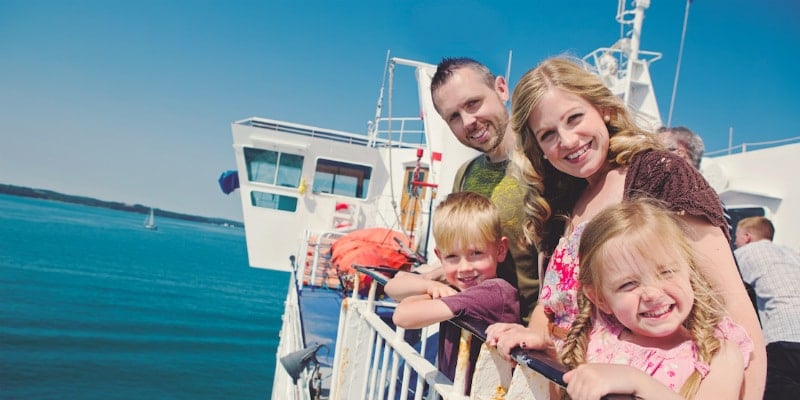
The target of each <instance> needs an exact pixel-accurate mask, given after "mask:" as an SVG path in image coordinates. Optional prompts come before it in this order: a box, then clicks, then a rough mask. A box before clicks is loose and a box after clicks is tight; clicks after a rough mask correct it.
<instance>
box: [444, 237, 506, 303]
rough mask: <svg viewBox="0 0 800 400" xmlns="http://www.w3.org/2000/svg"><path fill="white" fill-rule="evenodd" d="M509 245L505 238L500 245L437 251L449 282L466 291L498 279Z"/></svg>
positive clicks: (487, 244)
mask: <svg viewBox="0 0 800 400" xmlns="http://www.w3.org/2000/svg"><path fill="white" fill-rule="evenodd" d="M507 243H508V239H506V238H503V239H502V240H501V241H500V242H499V243H485V244H483V243H482V244H481V245H479V246H473V245H467V246H464V245H459V246H456V248H455V249H451V250H449V251H446V252H445V251H440V250H439V249H438V248H437V249H435V251H436V256H438V257H439V260H440V261H441V262H442V266H443V267H444V276H445V279H447V282H448V283H450V284H451V285H453V286H455V287H457V288H458V289H459V290H464V289H467V288H471V287H473V286H477V285H478V284H480V283H481V282H483V281H485V280H487V279H491V278H496V277H497V264H498V263H501V262H502V261H503V260H505V258H506V250H507V249H508V244H507Z"/></svg>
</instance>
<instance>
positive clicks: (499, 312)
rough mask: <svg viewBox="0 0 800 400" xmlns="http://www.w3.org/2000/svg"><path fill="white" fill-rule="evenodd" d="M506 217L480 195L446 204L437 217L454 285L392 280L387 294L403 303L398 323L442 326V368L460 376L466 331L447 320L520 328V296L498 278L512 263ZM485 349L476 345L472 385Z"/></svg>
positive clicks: (436, 230) (455, 196) (404, 277)
mask: <svg viewBox="0 0 800 400" xmlns="http://www.w3.org/2000/svg"><path fill="white" fill-rule="evenodd" d="M501 229H502V228H501V224H500V216H499V214H498V211H497V208H495V206H494V205H493V204H492V202H491V201H490V200H489V199H488V198H486V197H484V196H482V195H480V194H477V193H472V192H457V193H452V194H450V195H449V196H447V198H445V199H444V200H443V201H442V202H441V203H440V204H439V205H438V206H437V207H436V210H435V212H434V214H433V237H434V239H435V240H436V248H435V252H436V256H437V257H439V260H440V261H441V263H442V267H443V268H444V275H445V279H446V280H447V282H448V283H449V285H448V284H445V283H442V282H437V281H433V280H428V279H425V278H423V277H421V276H419V275H415V274H401V275H398V276H397V277H395V278H394V279H392V280H390V281H389V282H388V283H387V284H386V287H385V290H386V294H388V295H389V296H391V297H392V298H394V299H395V300H398V301H400V304H398V306H397V309H396V310H395V312H394V316H393V317H392V320H393V321H394V323H395V324H396V325H397V326H400V327H403V328H408V329H413V328H422V327H425V326H428V325H430V324H433V323H435V322H441V323H440V324H439V353H438V368H439V371H441V372H442V373H443V374H445V375H446V376H447V377H448V378H450V379H451V380H452V379H453V377H454V376H455V368H456V359H457V356H458V343H459V337H460V334H461V330H460V329H459V328H458V327H456V326H455V325H453V324H450V323H448V322H447V320H449V319H451V318H454V317H457V316H458V317H461V318H463V319H465V320H467V321H472V322H475V323H477V324H479V325H486V326H488V325H490V324H493V323H496V322H507V323H519V318H520V316H519V299H518V295H517V290H516V289H515V288H514V287H513V286H512V285H511V284H509V283H508V282H506V281H505V280H503V279H500V278H497V264H498V263H500V262H502V261H503V259H504V258H505V257H506V251H507V250H508V239H507V238H506V237H504V236H502V233H501V232H502V231H501ZM479 351H480V345H479V344H478V343H477V341H473V345H472V346H471V349H470V364H469V365H470V367H469V369H468V371H467V378H468V379H467V382H471V380H472V367H473V366H474V365H475V361H476V360H477V358H478V353H479Z"/></svg>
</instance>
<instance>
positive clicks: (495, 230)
mask: <svg viewBox="0 0 800 400" xmlns="http://www.w3.org/2000/svg"><path fill="white" fill-rule="evenodd" d="M502 237H503V228H502V225H501V223H500V213H499V212H498V211H497V207H495V205H494V204H493V203H492V201H491V200H489V199H488V198H487V197H486V196H483V195H481V194H478V193H473V192H456V193H450V194H449V195H448V196H447V197H446V198H445V199H444V200H442V202H441V203H439V205H438V206H437V207H436V210H435V212H434V214H433V238H434V239H435V240H436V248H438V249H439V251H440V252H445V253H446V252H448V251H451V250H453V249H456V248H458V247H459V246H464V245H467V244H470V245H479V246H480V247H482V246H484V245H485V244H488V243H498V242H499V241H500V240H501V239H502Z"/></svg>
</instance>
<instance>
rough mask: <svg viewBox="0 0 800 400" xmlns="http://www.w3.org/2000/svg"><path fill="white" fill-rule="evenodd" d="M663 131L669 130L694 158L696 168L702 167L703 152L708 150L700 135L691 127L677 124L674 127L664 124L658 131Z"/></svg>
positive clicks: (690, 156) (674, 138)
mask: <svg viewBox="0 0 800 400" xmlns="http://www.w3.org/2000/svg"><path fill="white" fill-rule="evenodd" d="M662 132H668V133H669V134H670V137H671V138H672V140H674V141H676V142H678V143H679V144H680V145H681V146H683V147H684V148H685V149H686V152H687V153H688V156H689V159H690V160H692V164H694V166H695V168H697V169H700V161H701V160H702V159H703V153H705V151H706V147H705V145H704V144H703V139H702V138H701V137H700V135H698V134H696V133H694V132H692V130H691V129H689V128H687V127H685V126H676V127H673V128H667V127H665V126H662V127H661V128H658V133H662Z"/></svg>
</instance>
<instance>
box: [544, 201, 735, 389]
mask: <svg viewBox="0 0 800 400" xmlns="http://www.w3.org/2000/svg"><path fill="white" fill-rule="evenodd" d="M685 229H686V228H685V227H684V225H683V223H682V222H681V221H680V220H679V219H678V216H677V214H676V213H674V212H671V211H668V210H667V209H665V208H663V207H662V205H661V204H660V203H657V202H656V201H655V200H651V199H639V200H633V201H631V202H627V203H622V204H619V205H617V206H614V207H610V208H608V209H606V210H604V211H602V212H601V213H599V214H598V215H597V216H595V217H594V218H592V220H591V221H590V222H589V223H588V224H587V225H586V228H585V230H584V231H583V234H582V236H581V241H580V247H579V249H578V254H579V255H580V272H579V274H578V281H579V283H580V285H581V287H582V288H587V287H592V288H594V290H595V293H598V296H600V295H601V294H600V293H601V290H600V288H601V285H602V283H603V282H602V279H603V275H604V274H603V271H604V270H605V269H606V267H607V265H608V261H609V260H613V256H614V255H618V254H634V255H639V256H640V257H642V258H643V259H646V260H654V261H655V260H658V261H662V262H666V261H668V260H672V261H673V262H676V263H680V264H681V265H685V266H687V267H688V268H689V282H690V284H691V287H692V290H693V291H694V304H693V306H692V310H691V311H690V312H689V316H688V317H687V318H686V321H685V322H684V327H685V328H686V329H687V330H688V331H689V333H690V334H691V337H692V340H693V341H694V342H695V344H696V345H697V353H698V359H699V361H702V362H705V363H707V364H710V363H711V358H712V357H713V356H714V354H716V353H717V351H718V350H719V348H720V341H719V339H717V338H716V337H715V336H714V333H715V330H716V327H717V325H718V324H719V322H720V321H721V319H722V317H723V310H724V308H723V306H722V301H721V300H720V297H719V296H718V295H717V294H716V293H714V292H713V290H712V288H711V286H710V284H709V283H708V281H706V280H705V279H704V277H703V276H702V275H701V274H700V273H699V272H698V270H697V264H698V256H697V255H696V253H695V251H694V249H693V248H692V245H691V243H690V242H689V239H688V237H687V236H686V232H685ZM621 252H623V253H621ZM659 264H660V263H659ZM578 310H579V311H578V315H577V316H576V318H575V321H574V322H573V323H572V328H571V329H570V332H569V334H568V335H567V338H566V340H565V342H564V347H563V348H562V350H561V353H560V354H559V357H560V358H561V362H562V363H563V364H564V365H566V366H567V367H569V368H570V369H573V368H576V367H577V366H578V365H580V364H582V363H585V362H586V349H587V346H588V341H589V334H590V333H591V331H592V317H593V316H594V317H600V315H599V312H600V311H599V310H595V307H594V306H593V304H592V303H591V302H590V301H589V298H588V297H586V295H585V294H584V292H583V290H579V291H578ZM595 313H597V314H595ZM701 379H702V375H700V373H699V372H698V371H696V370H695V371H694V373H693V374H692V375H690V376H689V378H688V379H687V380H686V382H685V383H684V385H683V387H681V390H680V392H679V393H680V394H681V395H682V396H683V397H684V398H692V397H693V396H694V394H695V393H696V392H697V388H698V387H699V385H700V380H701Z"/></svg>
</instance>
